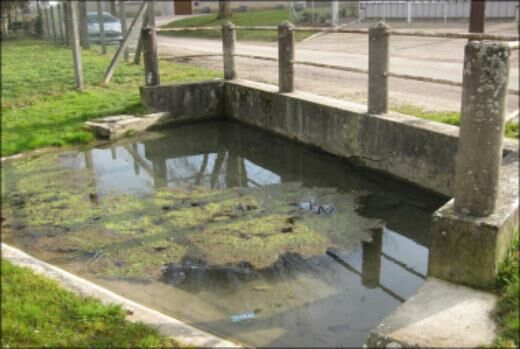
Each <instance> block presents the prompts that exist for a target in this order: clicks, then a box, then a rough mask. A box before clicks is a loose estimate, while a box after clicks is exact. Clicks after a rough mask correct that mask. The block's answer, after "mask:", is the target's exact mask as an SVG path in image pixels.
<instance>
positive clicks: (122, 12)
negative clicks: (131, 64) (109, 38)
mask: <svg viewBox="0 0 520 349" xmlns="http://www.w3.org/2000/svg"><path fill="white" fill-rule="evenodd" d="M119 14H120V18H121V33H122V34H123V38H124V37H126V33H127V31H128V26H127V22H126V9H125V1H124V0H120V1H119ZM124 57H125V62H128V60H129V59H130V51H129V50H128V47H127V48H125V52H124Z"/></svg>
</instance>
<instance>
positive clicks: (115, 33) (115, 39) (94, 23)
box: [87, 12, 123, 43]
mask: <svg viewBox="0 0 520 349" xmlns="http://www.w3.org/2000/svg"><path fill="white" fill-rule="evenodd" d="M87 23H88V40H89V41H90V42H94V43H100V42H101V39H100V33H99V21H98V13H97V12H88V13H87ZM103 28H104V29H105V40H106V41H105V42H106V43H119V42H120V41H121V40H123V32H122V30H121V21H120V20H119V19H118V18H116V17H114V16H112V15H111V14H110V13H108V12H103Z"/></svg>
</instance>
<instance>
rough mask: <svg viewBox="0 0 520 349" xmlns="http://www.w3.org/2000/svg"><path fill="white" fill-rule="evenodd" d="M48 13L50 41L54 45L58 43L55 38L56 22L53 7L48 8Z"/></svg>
mask: <svg viewBox="0 0 520 349" xmlns="http://www.w3.org/2000/svg"><path fill="white" fill-rule="evenodd" d="M49 9H50V13H51V29H52V39H53V40H54V42H55V43H57V42H58V38H57V37H56V21H55V20H54V6H50V7H49Z"/></svg>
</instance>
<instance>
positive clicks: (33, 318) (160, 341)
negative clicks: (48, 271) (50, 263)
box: [2, 261, 176, 348]
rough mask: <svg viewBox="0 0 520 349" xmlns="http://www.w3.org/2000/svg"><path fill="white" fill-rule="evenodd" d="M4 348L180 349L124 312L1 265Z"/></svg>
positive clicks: (17, 268) (4, 264)
mask: <svg viewBox="0 0 520 349" xmlns="http://www.w3.org/2000/svg"><path fill="white" fill-rule="evenodd" d="M2 347H3V348H14V347H51V348H52V347H54V348H55V347H71V348H72V347H73V348H101V347H111V348H133V347H141V348H143V347H145V348H151V347H156V348H157V347H176V344H175V342H174V341H173V340H171V339H169V338H165V337H163V336H161V335H160V334H159V333H158V332H157V331H156V330H155V329H152V328H150V327H148V326H145V325H144V324H141V323H131V322H129V321H127V320H125V311H124V310H123V309H122V308H121V307H120V306H116V305H103V304H101V303H100V302H99V301H98V300H95V299H93V298H83V297H80V296H77V295H75V294H73V293H72V292H70V291H68V290H65V289H63V288H61V287H60V286H59V285H58V283H56V282H55V281H54V280H50V279H47V278H45V277H43V276H41V275H38V274H35V273H34V272H32V271H31V270H29V269H27V268H21V267H17V266H15V265H13V264H11V263H9V262H7V261H2Z"/></svg>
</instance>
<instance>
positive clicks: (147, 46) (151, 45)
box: [141, 27, 160, 86]
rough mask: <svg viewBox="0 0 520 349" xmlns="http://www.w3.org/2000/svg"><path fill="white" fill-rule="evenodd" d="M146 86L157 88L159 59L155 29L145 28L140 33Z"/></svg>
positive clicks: (158, 82)
mask: <svg viewBox="0 0 520 349" xmlns="http://www.w3.org/2000/svg"><path fill="white" fill-rule="evenodd" d="M141 37H142V40H143V58H144V71H145V83H146V86H157V85H159V84H160V80H159V58H158V57H157V37H156V33H155V28H153V27H146V28H144V29H143V30H142V31H141Z"/></svg>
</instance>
